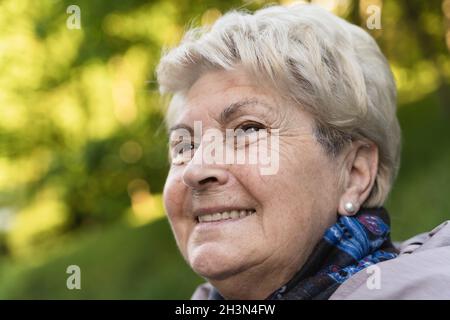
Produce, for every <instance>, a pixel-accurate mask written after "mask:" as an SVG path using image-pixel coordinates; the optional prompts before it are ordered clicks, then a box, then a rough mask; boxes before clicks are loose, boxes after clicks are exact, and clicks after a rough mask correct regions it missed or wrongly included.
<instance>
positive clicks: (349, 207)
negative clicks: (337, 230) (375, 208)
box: [344, 202, 356, 213]
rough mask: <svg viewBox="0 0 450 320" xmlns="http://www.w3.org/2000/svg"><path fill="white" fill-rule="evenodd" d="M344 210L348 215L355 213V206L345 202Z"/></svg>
mask: <svg viewBox="0 0 450 320" xmlns="http://www.w3.org/2000/svg"><path fill="white" fill-rule="evenodd" d="M344 208H345V211H347V212H348V213H354V212H355V211H356V208H355V206H354V205H353V203H351V202H346V203H345V205H344Z"/></svg>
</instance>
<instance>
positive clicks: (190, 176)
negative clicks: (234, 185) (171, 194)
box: [183, 164, 228, 189]
mask: <svg viewBox="0 0 450 320" xmlns="http://www.w3.org/2000/svg"><path fill="white" fill-rule="evenodd" d="M227 181H228V171H227V170H225V169H224V168H221V167H219V166H214V165H200V164H188V166H187V167H186V169H185V170H184V173H183V182H184V183H185V184H186V185H187V186H188V187H190V188H192V189H206V188H209V187H212V186H214V185H216V186H220V185H224V184H226V183H227Z"/></svg>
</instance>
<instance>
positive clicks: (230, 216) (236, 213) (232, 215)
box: [197, 209, 256, 223]
mask: <svg viewBox="0 0 450 320" xmlns="http://www.w3.org/2000/svg"><path fill="white" fill-rule="evenodd" d="M255 213H256V210H255V209H246V210H229V211H223V212H215V213H210V214H204V215H200V216H198V217H197V222H198V223H203V222H217V221H223V220H237V219H242V218H245V217H247V216H250V215H253V214H255Z"/></svg>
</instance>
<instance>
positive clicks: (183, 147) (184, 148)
mask: <svg viewBox="0 0 450 320" xmlns="http://www.w3.org/2000/svg"><path fill="white" fill-rule="evenodd" d="M193 149H194V145H193V144H192V143H184V144H182V145H181V146H180V147H179V148H178V150H177V152H176V153H177V154H182V153H184V152H188V151H191V150H193Z"/></svg>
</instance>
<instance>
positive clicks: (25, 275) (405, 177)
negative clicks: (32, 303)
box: [0, 0, 450, 299]
mask: <svg viewBox="0 0 450 320" xmlns="http://www.w3.org/2000/svg"><path fill="white" fill-rule="evenodd" d="M281 2H283V3H287V2H289V1H281ZM313 2H317V3H318V4H320V5H323V6H325V7H326V8H328V9H330V10H333V11H334V12H336V13H337V14H339V15H341V16H342V17H345V18H346V19H347V20H349V21H352V22H354V23H356V24H359V25H361V26H362V27H364V28H366V25H365V21H366V19H367V16H368V12H367V8H368V7H369V5H371V4H375V5H378V6H379V7H381V8H382V29H381V30H368V31H369V32H370V33H371V34H372V35H373V36H374V37H375V39H376V40H377V41H378V43H379V44H380V47H381V48H382V50H383V52H384V53H385V54H386V56H387V57H388V59H389V62H390V64H391V66H392V69H393V72H394V75H395V77H396V80H397V84H398V90H399V119H400V122H401V126H402V130H403V150H402V166H401V170H400V173H399V177H398V180H397V183H396V184H395V186H394V189H393V191H392V194H391V197H390V199H389V201H388V203H387V208H388V210H389V211H390V212H391V218H392V223H393V237H394V239H396V240H401V239H405V238H407V237H409V236H412V235H414V234H415V233H418V232H424V231H426V230H429V229H431V228H433V227H434V226H435V225H437V224H439V223H440V222H442V221H443V220H446V219H449V218H450V198H449V197H448V194H449V191H450V188H449V182H450V127H449V125H448V124H449V119H450V104H449V101H450V96H449V95H450V90H449V82H450V59H449V55H448V53H449V48H450V1H449V0H446V1H440V0H433V1H419V0H413V1H407V0H401V1H400V0H399V1H396V0H385V1H381V0H317V1H313ZM74 4H75V5H78V6H79V8H80V9H81V29H69V28H67V24H66V22H67V19H68V18H69V16H70V15H71V14H70V13H67V12H66V10H67V8H68V7H69V6H70V5H74ZM266 4H267V3H266V2H265V1H252V2H245V1H244V2H241V1H218V0H214V1H213V0H209V1H199V0H197V1H187V0H179V1H175V0H172V1H168V0H161V1H143V0H131V1H95V2H94V1H88V0H84V1H83V0H79V1H57V0H44V1H37V2H35V1H29V0H3V1H1V2H0V298H114V299H115V298H137V299H140V298H143V299H153V298H155V299H163V298H188V297H189V295H190V294H191V292H192V291H193V288H194V287H195V286H196V285H197V284H198V283H200V282H201V281H202V280H201V279H200V278H199V277H198V276H196V275H195V274H193V272H192V271H191V270H190V269H189V268H188V267H187V266H186V264H185V262H183V260H182V258H181V256H180V254H179V252H178V251H177V249H176V245H175V242H174V239H173V236H172V234H171V231H170V228H169V225H168V223H167V221H166V220H165V218H163V214H164V213H163V209H162V204H161V192H162V188H163V184H164V180H165V177H166V174H167V170H168V163H167V157H166V155H167V148H166V143H167V140H166V139H167V138H166V136H165V130H164V125H163V118H164V103H165V101H164V100H162V99H161V98H160V97H159V95H158V92H157V86H156V82H155V75H154V70H155V66H156V64H157V63H158V59H159V56H160V52H161V48H162V47H165V46H173V45H175V44H176V43H177V41H178V40H179V39H180V37H181V36H182V33H183V30H184V29H185V28H186V27H187V26H190V25H200V24H208V23H212V22H213V21H214V20H215V19H216V18H217V17H219V16H220V14H223V13H224V12H226V11H228V10H229V9H232V8H239V7H243V8H246V9H248V10H250V11H252V10H255V9H257V8H260V7H262V6H264V5H266ZM71 264H76V265H79V266H80V267H81V270H82V290H68V289H67V288H66V279H67V276H68V275H67V274H66V272H65V271H66V268H67V266H68V265H71Z"/></svg>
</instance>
